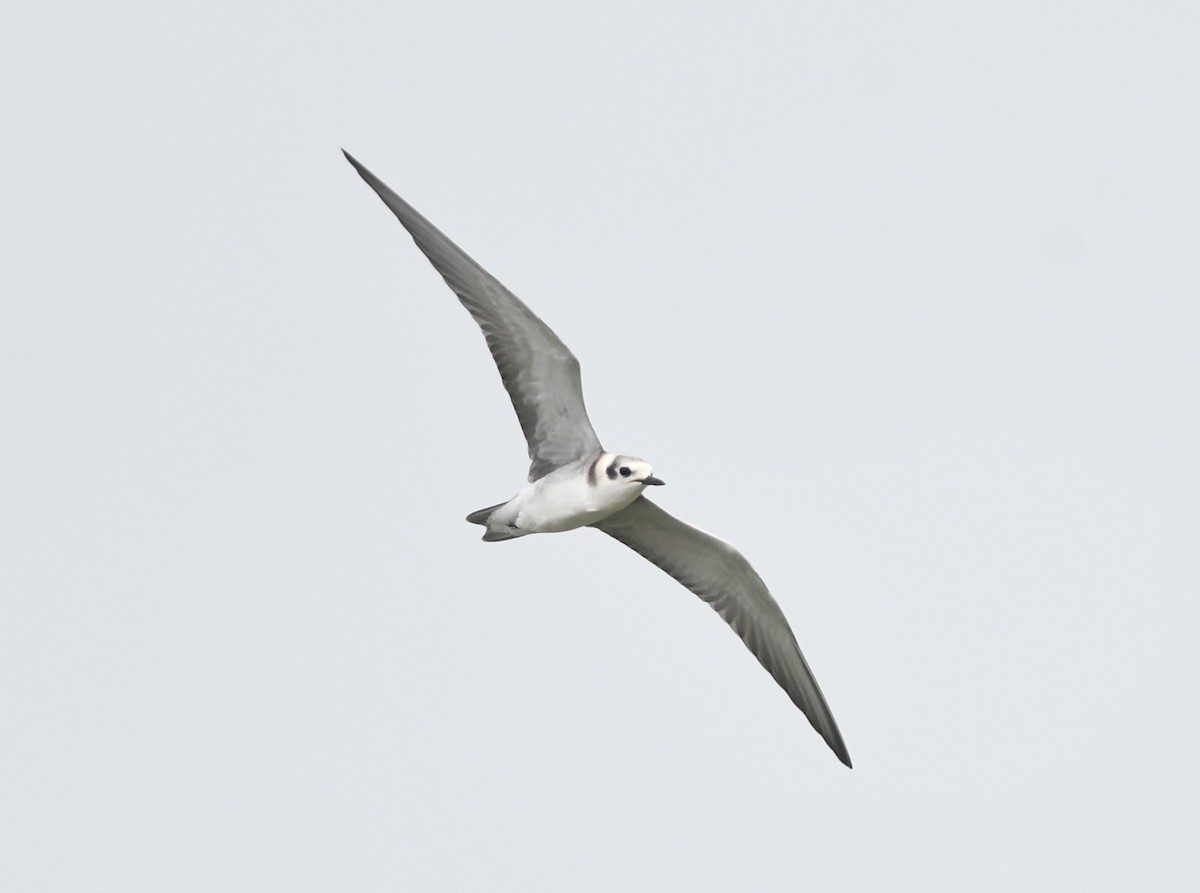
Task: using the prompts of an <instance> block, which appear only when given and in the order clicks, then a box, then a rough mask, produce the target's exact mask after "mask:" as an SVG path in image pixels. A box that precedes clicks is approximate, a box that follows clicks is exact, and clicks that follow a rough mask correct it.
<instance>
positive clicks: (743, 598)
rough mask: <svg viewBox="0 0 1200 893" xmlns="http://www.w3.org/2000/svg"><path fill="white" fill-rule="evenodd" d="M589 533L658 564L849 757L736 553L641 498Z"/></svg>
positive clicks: (779, 616) (771, 607)
mask: <svg viewBox="0 0 1200 893" xmlns="http://www.w3.org/2000/svg"><path fill="white" fill-rule="evenodd" d="M593 526H594V527H597V528H599V529H600V530H603V531H604V532H605V533H607V534H608V535H609V536H611V537H613V539H616V540H617V541H619V542H622V543H624V544H625V545H626V546H628V547H629V548H631V549H633V551H635V552H637V553H638V554H639V555H641V556H642V557H643V558H646V559H648V560H649V561H651V562H652V563H654V564H656V565H658V566H659V567H660V568H662V569H663V570H664V571H666V572H667V573H668V574H670V575H671V576H672V577H674V578H675V579H676V580H678V581H679V582H680V583H682V584H683V585H684V586H686V587H687V588H688V589H690V590H691V591H692V592H694V593H695V594H696V595H698V596H700V598H701V599H703V600H704V601H705V602H707V603H708V604H709V605H710V606H711V607H712V608H713V610H715V611H716V612H717V613H718V614H720V615H721V617H722V618H723V619H724V620H725V622H726V623H728V624H729V625H730V626H731V627H733V631H734V632H736V633H737V634H738V635H739V636H740V637H741V639H742V641H743V642H745V643H746V647H747V648H749V649H750V651H751V652H752V653H753V654H754V656H755V657H756V658H758V661H759V663H761V664H762V665H763V667H765V668H766V670H767V672H768V673H770V674H771V675H772V676H773V677H775V681H776V682H778V683H779V685H780V687H782V688H783V690H784V691H785V692H787V694H788V697H790V698H791V699H792V702H793V703H794V704H795V705H796V706H797V707H799V708H800V710H801V711H802V712H803V713H804V715H805V716H806V717H807V718H808V721H809V722H810V723H812V726H813V728H814V729H816V730H817V732H818V733H819V734H820V735H821V737H822V738H824V739H825V742H826V743H827V744H828V745H829V747H830V748H831V749H832V750H833V752H834V753H835V754H837V757H838V759H839V760H841V761H842V762H843V763H845V764H846V765H847V766H850V765H851V763H850V753H849V751H848V750H847V749H846V744H845V742H844V741H843V740H842V733H841V732H840V731H839V730H838V727H837V723H836V722H835V721H834V719H833V713H832V712H830V710H829V705H828V704H827V703H826V701H825V696H824V695H822V694H821V689H820V686H818V685H817V680H816V678H815V677H814V676H813V674H812V670H810V669H809V667H808V662H807V661H806V660H805V659H804V655H803V654H801V653H800V646H799V645H797V644H796V637H795V636H794V635H793V634H792V628H791V627H790V626H789V625H788V622H787V618H786V617H784V616H783V610H782V609H781V608H780V607H779V603H778V602H776V601H775V599H774V598H773V597H772V596H771V593H770V591H769V590H768V589H767V586H766V584H765V583H763V581H762V578H761V577H759V575H758V574H757V573H756V572H755V570H754V568H753V567H751V566H750V562H748V561H747V560H746V559H745V558H744V557H743V556H742V553H741V552H739V551H738V550H737V549H735V548H734V547H733V546H731V545H730V544H729V543H727V542H725V541H724V540H721V539H718V538H717V537H715V536H712V535H711V534H708V533H705V532H704V531H703V530H699V529H697V528H695V527H692V526H691V525H689V524H685V523H684V522H682V521H680V520H679V519H678V518H675V517H673V516H672V515H670V514H668V513H667V512H665V511H663V509H661V508H659V507H658V506H657V505H655V504H654V503H652V502H650V500H648V499H646V498H645V497H644V496H643V497H639V498H638V499H637V500H636V501H634V502H633V503H631V504H630V505H629V506H628V507H626V508H624V509H622V510H621V511H619V512H617V513H616V514H613V515H610V516H609V517H607V518H605V519H604V520H603V521H598V522H596V523H595V524H594V525H593Z"/></svg>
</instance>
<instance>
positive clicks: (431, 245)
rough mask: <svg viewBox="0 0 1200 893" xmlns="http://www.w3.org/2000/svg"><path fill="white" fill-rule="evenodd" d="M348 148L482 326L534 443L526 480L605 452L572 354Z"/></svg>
mask: <svg viewBox="0 0 1200 893" xmlns="http://www.w3.org/2000/svg"><path fill="white" fill-rule="evenodd" d="M343 152H344V150H343ZM344 154H345V156H346V160H347V161H349V162H350V163H351V164H352V165H354V168H355V170H357V171H358V173H359V174H360V175H361V176H362V178H363V179H364V180H366V181H367V185H369V186H370V187H371V188H372V189H374V190H375V192H376V193H377V194H378V195H379V197H380V198H381V199H383V203H384V204H385V205H387V206H388V207H389V208H391V210H392V213H393V214H395V215H396V217H397V218H398V219H399V220H400V223H401V224H403V226H404V228H405V229H406V230H408V233H409V235H411V236H412V237H413V241H414V242H416V243H417V247H418V248H420V249H421V251H422V252H424V254H425V256H426V257H427V258H429V261H430V263H432V264H433V266H434V268H435V269H436V270H437V271H438V272H439V273H441V274H442V278H443V279H445V280H446V284H447V285H449V286H450V288H451V289H453V291H454V293H455V294H456V295H458V299H459V300H460V301H462V303H463V306H464V307H466V308H467V310H468V311H469V312H470V314H471V316H473V317H474V318H475V322H477V323H478V324H479V328H481V329H482V330H483V335H484V338H485V339H486V340H487V345H488V348H489V349H490V350H491V352H492V358H493V359H494V360H495V361H496V368H498V369H499V370H500V378H501V380H502V381H503V382H504V387H505V390H507V391H508V396H509V398H510V399H511V400H512V404H513V409H515V410H516V412H517V419H518V421H520V423H521V431H522V432H523V433H524V434H525V441H526V442H527V443H528V444H529V459H530V465H529V480H531V481H535V480H537V479H538V478H541V477H545V476H546V475H547V474H549V473H550V472H551V471H553V470H554V469H556V468H558V467H560V466H563V465H567V464H568V463H570V462H573V461H575V460H576V459H581V458H583V457H584V456H587V455H590V454H592V453H598V452H600V449H601V447H600V440H599V438H597V437H596V432H595V430H594V429H593V428H592V423H591V421H590V420H589V419H588V415H587V409H586V408H585V407H584V405H583V385H582V384H581V382H580V378H579V361H578V360H576V359H575V355H574V354H573V353H571V351H570V350H568V349H567V346H566V345H565V344H563V342H562V340H561V339H560V338H559V337H558V336H557V335H555V334H554V331H553V330H552V329H551V328H550V327H549V326H548V325H546V324H545V323H544V322H542V321H541V320H540V319H538V317H537V316H536V314H534V312H533V311H532V310H530V309H529V308H528V307H526V306H525V304H524V303H523V302H522V301H521V299H520V298H518V297H517V296H516V295H514V294H513V293H512V292H511V291H509V290H508V289H507V288H505V287H504V286H503V285H502V284H501V283H500V281H499V280H497V279H496V277H495V276H493V275H492V274H491V273H489V272H488V271H487V270H485V269H484V268H483V267H481V266H480V265H479V264H477V263H476V262H475V261H473V260H472V259H471V258H470V257H469V256H468V255H467V253H466V252H465V251H463V250H462V249H461V248H459V247H458V246H457V245H455V244H454V243H453V242H451V241H450V239H448V238H447V237H446V236H445V234H443V233H442V231H441V230H439V229H438V228H437V227H436V226H434V225H433V224H432V223H430V222H429V221H428V220H426V219H425V218H424V217H422V216H421V215H420V214H419V213H418V212H417V210H416V209H415V208H413V206H412V205H410V204H409V203H408V202H406V201H405V200H404V199H402V198H400V196H398V195H396V193H394V192H393V191H392V190H391V189H389V188H388V185H387V184H386V183H384V182H383V181H382V180H380V179H379V178H378V177H377V176H375V175H374V174H373V173H371V172H370V171H369V170H367V169H366V168H365V167H363V166H362V165H361V164H359V163H358V161H357V160H356V159H355V158H354V157H353V156H352V155H351V154H350V153H349V152H344Z"/></svg>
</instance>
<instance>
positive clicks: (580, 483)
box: [467, 452, 661, 542]
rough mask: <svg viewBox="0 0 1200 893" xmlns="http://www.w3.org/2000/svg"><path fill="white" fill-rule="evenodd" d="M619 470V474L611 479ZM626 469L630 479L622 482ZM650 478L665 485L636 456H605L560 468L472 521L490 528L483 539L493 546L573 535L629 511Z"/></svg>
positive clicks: (610, 454)
mask: <svg viewBox="0 0 1200 893" xmlns="http://www.w3.org/2000/svg"><path fill="white" fill-rule="evenodd" d="M614 466H615V474H614V473H610V470H612V469H614ZM621 468H625V469H626V470H627V471H628V472H629V474H627V475H626V476H625V477H621V472H620V469H621ZM635 469H636V471H635ZM643 471H644V472H645V474H642V472H643ZM635 475H636V477H634V476H635ZM631 478H632V479H631ZM646 478H649V479H650V482H651V483H650V485H653V484H656V483H661V481H659V480H658V479H657V478H655V477H653V471H652V470H651V469H650V468H649V466H647V465H646V463H644V462H641V461H640V460H638V459H634V458H633V457H632V456H618V455H616V454H614V453H605V452H600V453H599V454H597V455H596V456H590V455H589V456H584V457H583V458H582V459H580V460H578V461H576V462H572V463H570V464H569V465H563V466H562V467H561V468H556V469H555V470H554V471H552V472H550V473H549V474H548V475H546V476H545V477H542V478H538V479H537V480H536V481H534V482H533V483H531V484H530V485H529V486H527V487H525V488H524V489H523V490H521V492H520V493H518V494H517V495H516V496H514V497H513V498H512V499H510V500H509V501H508V502H505V503H501V504H500V505H498V506H493V507H491V508H488V509H480V510H479V512H472V513H471V514H470V515H468V516H467V520H468V521H471V522H472V523H474V524H483V525H484V526H485V527H487V533H485V534H484V539H486V540H488V541H489V542H494V541H496V540H501V539H512V538H514V537H518V536H524V535H525V534H528V533H561V532H563V531H564V530H574V529H575V528H577V527H586V526H587V525H589V524H595V523H596V522H597V521H602V520H604V519H605V518H607V517H608V516H609V515H612V514H614V513H616V512H619V511H620V510H621V509H623V508H625V507H626V506H627V505H629V503H631V502H633V501H634V500H635V499H637V498H638V496H640V495H641V492H642V491H641V488H642V487H643V486H648V484H647V483H646ZM638 485H640V486H638Z"/></svg>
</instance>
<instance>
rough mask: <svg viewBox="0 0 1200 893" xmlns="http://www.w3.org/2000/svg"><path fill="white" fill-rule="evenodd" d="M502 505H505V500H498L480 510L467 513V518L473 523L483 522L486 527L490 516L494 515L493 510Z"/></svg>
mask: <svg viewBox="0 0 1200 893" xmlns="http://www.w3.org/2000/svg"><path fill="white" fill-rule="evenodd" d="M502 505H504V503H503V502H498V503H496V504H495V505H489V506H488V507H487V508H485V509H479V510H478V511H475V512H471V514H469V515H467V520H468V521H470V522H471V523H472V524H482V525H483V526H484V527H487V522H488V518H490V517H491V516H492V512H494V511H495V510H496V509H498V508H500V506H502Z"/></svg>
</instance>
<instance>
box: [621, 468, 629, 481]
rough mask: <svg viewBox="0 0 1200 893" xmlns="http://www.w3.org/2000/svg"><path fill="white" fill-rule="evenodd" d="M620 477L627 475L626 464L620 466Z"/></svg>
mask: <svg viewBox="0 0 1200 893" xmlns="http://www.w3.org/2000/svg"><path fill="white" fill-rule="evenodd" d="M621 477H623V478H627V477H629V466H628V465H622V466H621Z"/></svg>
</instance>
